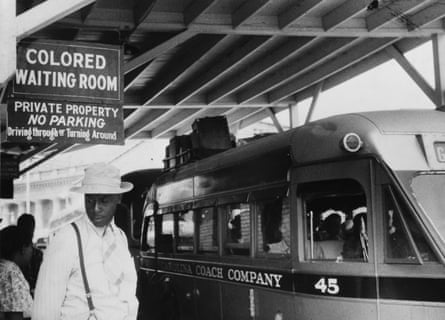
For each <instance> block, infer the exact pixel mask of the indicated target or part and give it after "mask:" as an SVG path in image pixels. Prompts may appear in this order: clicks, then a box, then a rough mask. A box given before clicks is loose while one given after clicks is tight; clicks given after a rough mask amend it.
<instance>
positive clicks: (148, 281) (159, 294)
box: [137, 270, 179, 320]
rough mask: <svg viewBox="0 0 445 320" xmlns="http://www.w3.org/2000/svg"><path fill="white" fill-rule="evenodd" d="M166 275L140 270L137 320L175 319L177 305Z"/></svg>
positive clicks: (177, 313) (176, 316)
mask: <svg viewBox="0 0 445 320" xmlns="http://www.w3.org/2000/svg"><path fill="white" fill-rule="evenodd" d="M169 279H170V278H169V277H168V275H166V274H163V273H159V272H154V271H146V270H140V271H139V275H138V289H137V295H138V300H139V314H138V319H139V320H147V319H150V320H163V319H177V318H178V316H179V305H178V301H177V296H176V293H175V290H174V288H173V287H172V284H171V282H170V280H169Z"/></svg>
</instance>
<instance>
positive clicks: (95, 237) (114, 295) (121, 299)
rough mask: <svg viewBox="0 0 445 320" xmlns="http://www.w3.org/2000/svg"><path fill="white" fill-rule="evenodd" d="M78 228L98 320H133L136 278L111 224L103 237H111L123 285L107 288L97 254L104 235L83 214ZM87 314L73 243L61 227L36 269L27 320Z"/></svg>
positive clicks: (119, 233) (71, 319)
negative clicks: (110, 235)
mask: <svg viewBox="0 0 445 320" xmlns="http://www.w3.org/2000/svg"><path fill="white" fill-rule="evenodd" d="M75 223H76V225H77V226H78V227H79V231H80V235H81V239H82V247H83V255H84V260H85V270H86V274H87V278H88V283H89V286H90V290H91V294H92V299H93V304H94V307H95V308H96V316H97V319H98V320H123V319H125V320H130V319H136V316H137V308H138V301H137V299H136V296H135V293H136V281H137V275H136V270H135V266H134V261H133V258H132V257H131V256H130V253H129V251H128V244H127V239H126V237H125V234H124V233H123V232H122V230H120V229H119V228H118V227H116V225H114V223H111V224H110V225H109V226H108V227H107V230H106V232H110V231H111V232H112V233H113V235H114V236H115V237H116V242H117V249H116V251H117V254H119V255H120V256H119V257H120V258H119V259H120V261H121V264H120V266H119V267H120V268H121V269H122V270H123V272H124V275H125V276H124V281H122V283H121V284H120V285H119V288H118V290H115V289H116V288H110V285H109V282H108V279H107V277H106V272H105V269H104V264H103V259H102V251H103V246H104V245H105V241H104V238H103V235H104V232H103V230H102V232H101V231H100V230H98V228H96V227H95V226H94V225H93V224H92V223H91V222H90V220H89V219H88V217H87V215H86V214H84V215H83V216H82V217H81V218H80V219H78V220H76V221H75ZM88 314H89V309H88V304H87V300H86V297H85V288H84V284H83V280H82V274H81V270H80V264H79V254H78V247H77V238H76V234H75V231H74V229H73V227H72V226H71V225H66V226H64V227H62V228H61V229H60V230H59V231H58V232H57V233H56V235H55V236H54V237H53V238H52V239H51V241H50V243H49V246H48V248H47V249H46V250H45V254H44V257H43V263H42V266H41V267H40V272H39V276H38V279H37V285H36V290H35V301H34V305H33V316H32V319H33V320H74V319H79V320H85V319H87V318H88Z"/></svg>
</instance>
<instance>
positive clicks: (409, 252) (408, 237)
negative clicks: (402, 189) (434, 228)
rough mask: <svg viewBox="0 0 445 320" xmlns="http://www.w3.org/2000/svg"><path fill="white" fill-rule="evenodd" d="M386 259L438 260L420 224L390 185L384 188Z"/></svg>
mask: <svg viewBox="0 0 445 320" xmlns="http://www.w3.org/2000/svg"><path fill="white" fill-rule="evenodd" d="M383 192H384V194H383V199H384V211H383V212H386V218H385V219H384V223H385V229H384V230H386V233H385V261H386V262H388V263H420V262H421V261H437V257H436V256H435V255H434V253H433V251H432V249H431V248H430V246H429V245H428V242H427V241H426V239H425V237H424V236H423V234H422V232H421V230H420V228H419V226H418V225H417V223H416V222H415V220H414V218H413V216H412V214H410V212H409V211H408V210H407V208H406V206H405V205H403V202H402V201H400V199H398V197H397V196H396V195H395V193H394V191H393V190H392V188H391V187H390V186H386V188H384V191H383Z"/></svg>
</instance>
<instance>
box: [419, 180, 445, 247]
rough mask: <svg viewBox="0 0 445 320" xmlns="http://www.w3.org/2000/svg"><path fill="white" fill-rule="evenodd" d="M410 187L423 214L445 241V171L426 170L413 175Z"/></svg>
mask: <svg viewBox="0 0 445 320" xmlns="http://www.w3.org/2000/svg"><path fill="white" fill-rule="evenodd" d="M411 188H412V190H413V193H414V196H415V198H416V200H417V202H418V203H419V205H420V207H421V208H423V210H424V211H425V214H426V215H427V216H428V218H429V219H430V220H431V221H432V222H433V223H434V226H435V228H436V229H437V231H438V232H439V234H440V236H441V238H442V241H444V242H445V172H440V173H435V172H427V173H421V174H417V175H415V176H414V177H413V179H412V182H411Z"/></svg>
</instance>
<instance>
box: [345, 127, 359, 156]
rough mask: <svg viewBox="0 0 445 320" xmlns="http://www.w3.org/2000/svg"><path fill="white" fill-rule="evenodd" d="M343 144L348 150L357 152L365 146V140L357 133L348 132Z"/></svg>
mask: <svg viewBox="0 0 445 320" xmlns="http://www.w3.org/2000/svg"><path fill="white" fill-rule="evenodd" d="M342 146H343V148H344V149H345V150H346V151H348V152H357V151H359V150H360V149H361V148H362V146H363V141H362V139H361V138H360V136H359V135H358V134H357V133H353V132H350V133H347V134H345V136H344V137H343V139H342Z"/></svg>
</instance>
